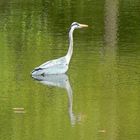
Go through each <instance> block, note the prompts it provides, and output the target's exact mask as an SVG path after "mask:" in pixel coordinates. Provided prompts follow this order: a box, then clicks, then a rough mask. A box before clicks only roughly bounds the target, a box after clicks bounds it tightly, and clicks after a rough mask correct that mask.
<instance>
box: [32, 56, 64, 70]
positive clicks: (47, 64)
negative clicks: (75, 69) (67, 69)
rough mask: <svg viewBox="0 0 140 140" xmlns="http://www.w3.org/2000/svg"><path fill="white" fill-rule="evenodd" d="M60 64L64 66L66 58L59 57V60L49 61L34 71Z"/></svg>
mask: <svg viewBox="0 0 140 140" xmlns="http://www.w3.org/2000/svg"><path fill="white" fill-rule="evenodd" d="M61 64H62V65H63V64H64V65H65V64H66V58H65V57H61V58H58V59H54V60H50V61H48V62H45V63H43V64H42V65H40V66H39V67H37V68H35V69H46V68H49V67H53V66H55V65H61Z"/></svg>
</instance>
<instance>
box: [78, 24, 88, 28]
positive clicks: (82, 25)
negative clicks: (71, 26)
mask: <svg viewBox="0 0 140 140" xmlns="http://www.w3.org/2000/svg"><path fill="white" fill-rule="evenodd" d="M79 25H80V27H81V28H84V27H88V25H86V24H79Z"/></svg>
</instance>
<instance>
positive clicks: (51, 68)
mask: <svg viewBox="0 0 140 140" xmlns="http://www.w3.org/2000/svg"><path fill="white" fill-rule="evenodd" d="M82 27H87V25H84V24H79V23H77V22H74V23H72V25H71V28H70V31H69V49H68V52H67V54H66V55H65V56H64V57H60V58H58V59H54V60H50V61H48V62H46V63H43V64H42V65H40V66H39V67H36V68H35V69H34V70H33V71H32V75H47V74H62V73H66V72H67V70H68V67H69V62H70V59H71V57H72V53H73V31H74V29H76V28H82Z"/></svg>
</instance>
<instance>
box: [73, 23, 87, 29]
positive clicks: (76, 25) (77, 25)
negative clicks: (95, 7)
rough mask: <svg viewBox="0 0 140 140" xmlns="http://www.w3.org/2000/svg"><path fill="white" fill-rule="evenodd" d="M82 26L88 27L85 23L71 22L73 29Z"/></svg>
mask: <svg viewBox="0 0 140 140" xmlns="http://www.w3.org/2000/svg"><path fill="white" fill-rule="evenodd" d="M84 27H88V25H86V24H80V23H78V22H73V23H72V24H71V28H74V29H78V28H84Z"/></svg>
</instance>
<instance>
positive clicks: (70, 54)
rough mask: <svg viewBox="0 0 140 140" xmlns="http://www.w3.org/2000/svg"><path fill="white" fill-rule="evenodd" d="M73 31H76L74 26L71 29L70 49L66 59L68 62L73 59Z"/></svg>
mask: <svg viewBox="0 0 140 140" xmlns="http://www.w3.org/2000/svg"><path fill="white" fill-rule="evenodd" d="M73 31H74V28H73V27H72V28H71V29H70V31H69V49H68V52H67V54H66V60H67V63H68V64H69V62H70V59H71V57H72V53H73Z"/></svg>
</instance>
